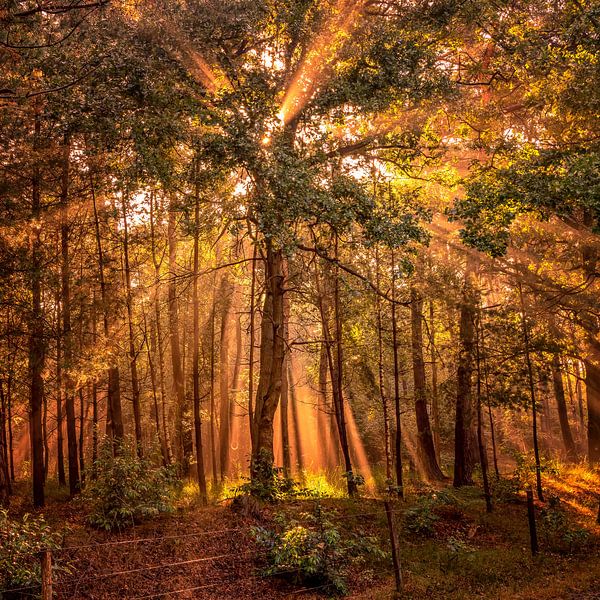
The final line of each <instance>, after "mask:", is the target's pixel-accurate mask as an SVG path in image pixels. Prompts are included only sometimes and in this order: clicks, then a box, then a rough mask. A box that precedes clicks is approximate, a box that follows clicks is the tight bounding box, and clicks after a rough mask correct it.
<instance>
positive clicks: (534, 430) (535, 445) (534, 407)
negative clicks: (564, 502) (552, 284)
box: [518, 282, 544, 502]
mask: <svg viewBox="0 0 600 600" xmlns="http://www.w3.org/2000/svg"><path fill="white" fill-rule="evenodd" d="M518 289H519V300H520V303H521V325H522V327H523V344H524V349H525V363H526V365H527V378H528V381H529V395H530V397H531V418H532V436H533V454H534V456H535V480H536V488H537V496H538V499H539V500H540V502H543V501H544V491H543V489H542V466H541V462H540V446H539V441H538V419H537V402H536V397H535V384H534V380H533V365H532V363H531V353H530V346H529V328H528V327H527V316H526V314H525V302H524V301H523V288H522V287H521V283H520V282H519V283H518Z"/></svg>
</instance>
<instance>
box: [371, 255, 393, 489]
mask: <svg viewBox="0 0 600 600" xmlns="http://www.w3.org/2000/svg"><path fill="white" fill-rule="evenodd" d="M375 263H376V264H375V268H376V276H375V279H376V284H377V287H378V288H379V287H381V282H380V272H379V247H377V246H376V247H375ZM375 302H376V309H377V372H378V382H379V398H380V400H381V409H382V413H383V445H384V451H385V476H386V479H387V481H388V484H391V483H392V453H391V450H390V417H389V414H388V401H387V396H386V393H385V381H384V364H383V323H382V310H381V298H380V296H379V294H377V295H376V298H375Z"/></svg>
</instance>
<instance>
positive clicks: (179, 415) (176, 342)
mask: <svg viewBox="0 0 600 600" xmlns="http://www.w3.org/2000/svg"><path fill="white" fill-rule="evenodd" d="M175 217H176V215H175V207H174V206H173V200H171V203H170V205H169V221H168V232H167V237H168V241H169V285H168V290H167V293H168V306H169V343H170V346H171V367H172V371H173V387H174V389H175V396H176V398H177V409H176V423H175V427H176V432H177V450H176V456H177V461H178V462H179V464H180V465H181V466H182V469H183V472H184V473H187V471H188V467H187V466H186V465H185V464H184V463H185V461H186V457H185V456H184V450H183V445H184V439H183V438H184V431H183V429H184V423H183V415H184V412H185V389H184V381H183V367H182V364H181V342H180V339H179V308H178V306H177V304H178V303H177V280H176V278H177V232H176V228H177V224H176V219H175Z"/></svg>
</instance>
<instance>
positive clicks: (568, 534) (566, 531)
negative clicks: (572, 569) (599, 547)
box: [539, 496, 590, 554]
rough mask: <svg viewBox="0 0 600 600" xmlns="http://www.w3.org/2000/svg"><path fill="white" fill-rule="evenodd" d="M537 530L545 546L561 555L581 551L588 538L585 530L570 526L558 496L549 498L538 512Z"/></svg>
mask: <svg viewBox="0 0 600 600" xmlns="http://www.w3.org/2000/svg"><path fill="white" fill-rule="evenodd" d="M539 529H540V533H541V537H542V539H543V541H544V544H545V546H546V547H547V548H548V549H549V550H551V551H554V552H559V553H561V554H572V553H574V552H577V551H579V550H581V549H582V548H583V547H584V546H585V544H586V543H587V541H588V539H589V537H590V534H589V532H588V531H587V530H586V529H583V528H581V527H578V526H577V525H572V524H571V522H570V520H569V515H568V513H567V511H566V510H565V509H564V508H563V506H562V505H561V502H560V498H558V496H550V498H549V499H548V505H547V506H546V507H544V508H543V509H542V510H541V511H540V524H539Z"/></svg>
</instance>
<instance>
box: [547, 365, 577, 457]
mask: <svg viewBox="0 0 600 600" xmlns="http://www.w3.org/2000/svg"><path fill="white" fill-rule="evenodd" d="M552 383H553V384H554V397H555V399H556V407H557V409H558V421H559V423H560V432H561V434H562V439H563V444H564V445H565V451H566V452H567V458H568V460H571V461H572V460H575V459H576V454H577V452H576V450H575V441H574V440H573V434H572V433H571V426H570V425H569V414H568V412H567V403H566V401H565V388H564V385H563V379H562V372H561V369H560V359H559V357H558V354H553V355H552Z"/></svg>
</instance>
